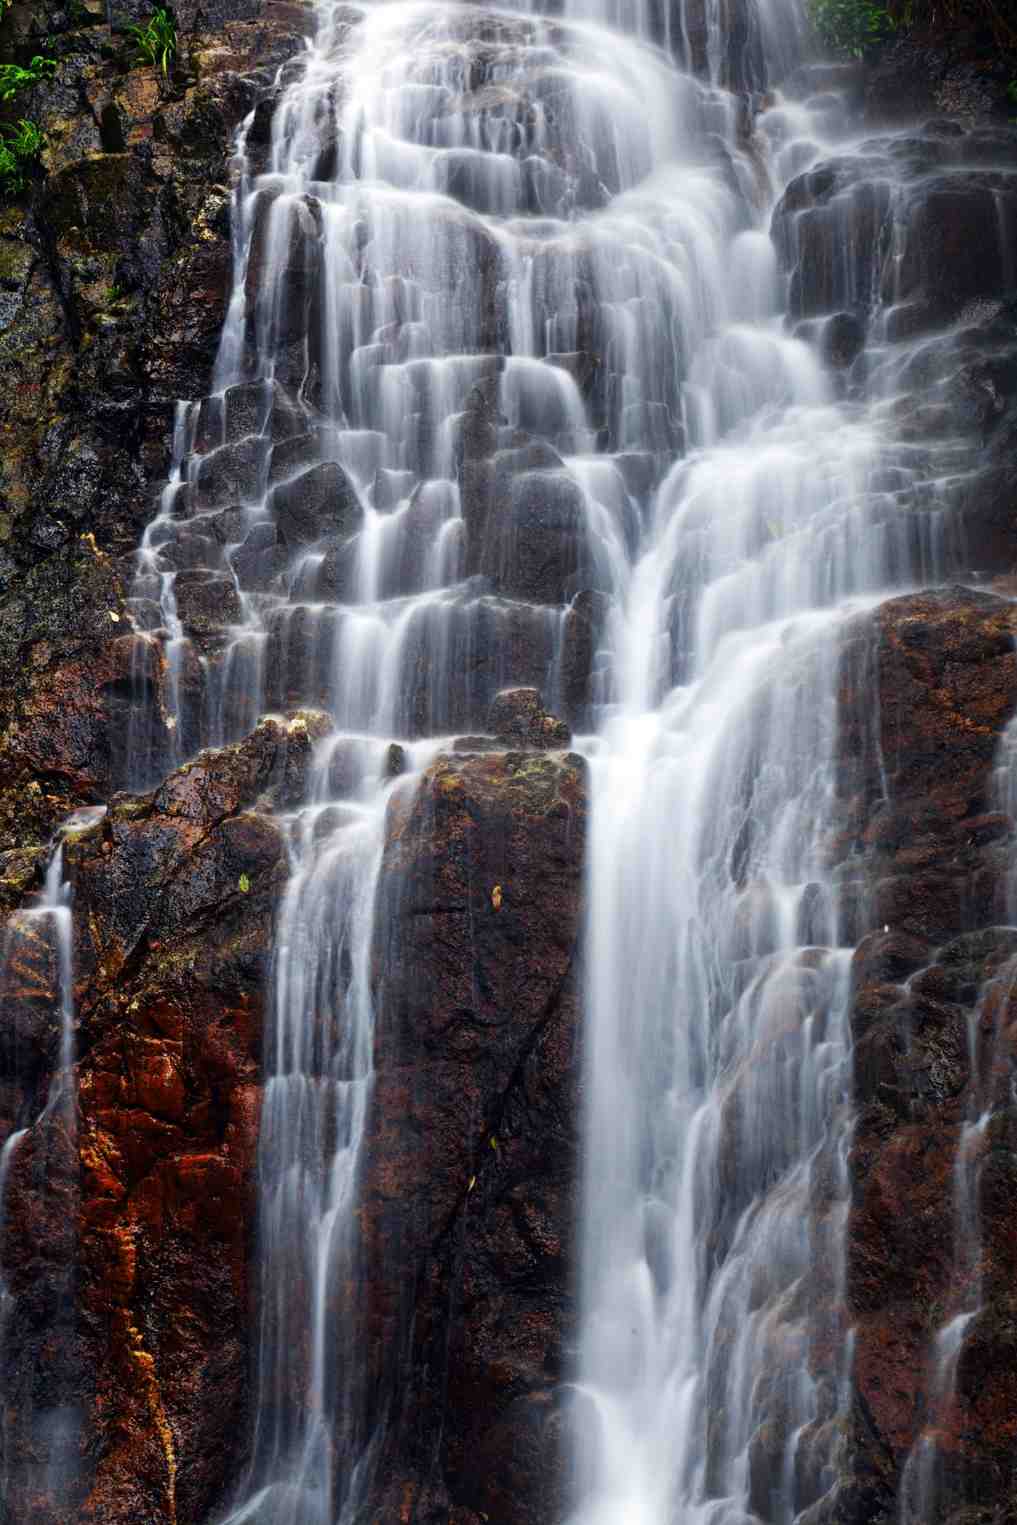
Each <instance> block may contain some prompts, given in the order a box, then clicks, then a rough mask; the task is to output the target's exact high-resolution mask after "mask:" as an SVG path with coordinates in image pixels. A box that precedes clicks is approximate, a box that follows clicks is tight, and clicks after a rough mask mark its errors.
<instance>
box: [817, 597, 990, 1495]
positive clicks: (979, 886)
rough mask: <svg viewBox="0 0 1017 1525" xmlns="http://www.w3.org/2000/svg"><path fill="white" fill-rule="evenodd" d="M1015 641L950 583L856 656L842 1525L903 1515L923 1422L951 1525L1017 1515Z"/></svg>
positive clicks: (847, 780) (849, 781) (848, 701)
mask: <svg viewBox="0 0 1017 1525" xmlns="http://www.w3.org/2000/svg"><path fill="white" fill-rule="evenodd" d="M1015 630H1017V611H1015V606H1014V605H1013V604H1012V603H1010V602H1008V601H1006V600H1003V599H1000V598H995V597H992V596H990V595H986V594H978V593H973V592H970V591H968V590H965V589H960V588H955V589H947V590H944V591H941V592H936V593H922V594H916V595H909V596H907V597H904V598H898V599H893V600H890V601H889V602H887V603H885V604H884V605H882V607H881V608H880V609H878V610H877V611H876V612H875V613H874V614H873V615H870V616H866V617H865V618H864V619H863V620H861V621H859V623H858V624H857V625H856V626H855V628H854V629H853V631H852V632H851V635H850V637H849V641H848V645H847V649H846V652H845V661H844V668H843V683H842V690H841V725H842V754H841V769H842V771H841V786H842V790H843V797H844V822H845V831H844V834H843V836H842V838H841V839H840V842H839V843H838V844H837V846H836V847H835V848H834V854H835V856H842V857H843V859H844V870H845V871H850V875H851V880H852V881H853V883H854V886H855V890H854V893H853V895H852V899H853V903H854V906H855V908H856V916H857V925H856V928H855V930H856V932H857V933H858V935H859V936H863V935H864V934H866V933H868V935H867V936H864V940H863V941H862V942H861V944H860V946H859V948H858V950H857V952H856V954H855V960H854V969H853V975H854V995H853V1024H854V1034H855V1044H856V1047H855V1062H854V1088H855V1103H856V1106H857V1109H858V1119H857V1127H856V1131H855V1135H854V1143H853V1149H852V1156H851V1174H852V1207H851V1214H850V1219H849V1224H848V1242H847V1275H848V1282H847V1292H848V1302H849V1317H850V1320H851V1322H852V1324H853V1326H854V1331H855V1334H854V1339H855V1346H854V1351H855V1361H854V1392H855V1401H854V1407H853V1411H852V1415H851V1425H850V1444H849V1448H848V1464H847V1475H846V1478H845V1483H846V1486H845V1488H844V1489H843V1491H842V1494H841V1503H840V1512H839V1514H838V1516H837V1517H838V1518H843V1519H844V1520H845V1521H847V1520H851V1521H858V1522H861V1521H869V1520H872V1519H876V1518H894V1517H896V1515H897V1512H898V1510H899V1495H900V1489H901V1487H902V1473H903V1469H904V1467H905V1464H906V1462H907V1459H908V1456H909V1455H910V1454H911V1452H912V1449H913V1447H914V1446H915V1444H916V1442H917V1441H918V1439H919V1437H920V1436H921V1434H922V1433H923V1431H926V1432H927V1427H929V1426H932V1427H933V1428H934V1430H935V1435H936V1445H937V1449H938V1453H939V1456H940V1459H941V1471H940V1484H939V1488H938V1492H937V1502H936V1505H935V1509H936V1514H935V1518H936V1519H937V1520H939V1519H944V1520H945V1519H947V1518H948V1517H950V1516H951V1515H952V1514H953V1513H954V1512H955V1511H957V1510H958V1509H960V1508H961V1507H962V1506H964V1505H971V1506H978V1505H982V1506H992V1507H993V1508H994V1509H1002V1508H1004V1506H1009V1507H1011V1508H1012V1507H1013V1506H1014V1504H1015V1503H1017V1479H1015V1477H1014V1473H1013V1468H1012V1451H1013V1440H1014V1434H1013V1431H1014V1419H1013V1415H1014V1406H1013V1404H1014V1396H1013V1395H1014V1392H1015V1391H1017V1345H1015V1343H1014V1340H1013V1339H1012V1337H1011V1334H1010V1331H1011V1328H1012V1324H1013V1312H1012V1304H1013V1285H1014V1274H1015V1272H1017V1170H1015V1169H1014V1166H1013V1163H1012V1160H1013V1156H1012V1153H1011V1150H1010V1147H1009V1142H1008V1141H1009V1139H1010V1136H1011V1132H1012V1125H1011V1121H1010V1119H1011V1114H1012V1108H1011V1106H1010V1104H1009V1084H1010V1082H1009V1075H1010V1072H1011V1068H1012V1065H1013V1063H1014V1061H1015V1060H1017V1047H1015V1039H1017V1028H1015V1023H1014V1015H1013V1013H1014V1011H1015V1010H1017V1000H1015V994H1014V990H1015V986H1014V974H1015V968H1017V966H1015V965H1014V963H1013V960H1014V958H1015V956H1017V934H1015V933H1014V932H1013V931H1012V930H1009V929H1008V928H1007V927H1005V926H1003V925H1000V923H1005V922H1006V921H1007V919H1008V917H1007V906H1006V896H1005V875H1006V871H1007V868H1008V865H1009V862H1010V860H1011V859H1012V858H1013V854H1014V851H1015V844H1014V840H1013V831H1014V823H1013V822H1012V821H1010V820H1009V818H1008V817H1006V816H1005V815H1003V814H1002V813H1001V811H1000V808H999V802H998V800H997V799H996V797H995V786H994V781H993V769H994V765H995V763H996V760H997V754H998V749H999V742H1000V737H1001V734H1002V732H1003V730H1004V728H1005V726H1006V723H1007V721H1008V720H1009V719H1010V717H1011V716H1012V715H1013V713H1014V711H1015V709H1017V653H1015V650H1014V632H1015ZM877 695H878V704H877V705H874V704H873V698H874V696H877ZM849 883H850V881H849ZM972 1035H973V1036H972ZM972 1044H973V1047H972ZM986 1109H989V1110H993V1109H994V1110H995V1115H994V1117H993V1120H992V1123H991V1124H990V1126H989V1128H988V1130H987V1132H986V1135H985V1138H984V1140H982V1141H980V1142H977V1143H976V1144H975V1145H974V1146H973V1147H974V1148H975V1154H974V1155H973V1156H972V1161H971V1163H972V1170H973V1171H974V1173H975V1175H976V1176H977V1181H978V1186H977V1189H976V1204H975V1205H976V1214H977V1219H978V1223H977V1225H976V1226H975V1228H974V1229H973V1228H972V1226H971V1225H970V1224H967V1225H963V1224H960V1223H959V1222H958V1208H957V1196H956V1191H957V1186H956V1182H957V1175H956V1162H957V1151H958V1145H959V1142H960V1136H961V1128H962V1126H963V1124H964V1122H965V1120H966V1119H970V1118H972V1117H977V1116H978V1115H979V1114H980V1113H982V1112H983V1111H984V1110H986ZM996 1140H998V1142H996ZM979 1301H980V1302H981V1305H982V1310H983V1311H982V1313H981V1314H980V1315H979V1317H978V1318H977V1319H976V1321H975V1323H974V1324H973V1325H972V1326H971V1327H970V1329H969V1331H968V1332H967V1334H966V1337H965V1342H964V1347H963V1353H962V1357H961V1361H960V1365H959V1367H958V1372H957V1383H956V1387H957V1391H956V1395H955V1397H954V1398H953V1399H952V1401H950V1402H947V1403H942V1404H938V1405H937V1402H936V1397H935V1390H934V1378H933V1348H932V1342H933V1339H934V1337H935V1335H936V1333H937V1331H938V1330H939V1329H941V1328H942V1327H943V1326H944V1325H945V1323H946V1322H947V1321H948V1320H949V1319H950V1318H951V1317H952V1316H954V1315H956V1314H957V1313H960V1312H962V1311H965V1310H966V1309H968V1308H970V1307H971V1306H973V1305H975V1304H976V1303H978V1302H979ZM990 1349H991V1352H992V1354H991V1357H990V1355H989V1351H990ZM979 1518H981V1516H980V1515H979ZM993 1518H1002V1516H1001V1515H993ZM929 1525H932V1522H931V1521H930V1522H929Z"/></svg>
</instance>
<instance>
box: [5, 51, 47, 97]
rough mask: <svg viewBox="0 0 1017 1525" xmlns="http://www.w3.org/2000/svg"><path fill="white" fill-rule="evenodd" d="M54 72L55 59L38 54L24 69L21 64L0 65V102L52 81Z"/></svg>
mask: <svg viewBox="0 0 1017 1525" xmlns="http://www.w3.org/2000/svg"><path fill="white" fill-rule="evenodd" d="M55 72H56V59H55V58H42V57H41V56H40V55H39V54H38V53H37V54H36V55H35V57H34V58H33V59H32V61H31V63H29V64H28V65H27V66H26V67H25V68H22V66H21V64H0V101H9V100H11V99H12V98H13V97H14V96H15V95H17V94H18V92H19V91H21V90H28V89H30V88H31V86H32V85H40V84H42V82H43V80H46V79H52V78H53V75H54V73H55Z"/></svg>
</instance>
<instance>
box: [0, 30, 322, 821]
mask: <svg viewBox="0 0 1017 1525" xmlns="http://www.w3.org/2000/svg"><path fill="white" fill-rule="evenodd" d="M150 9H151V7H141V6H135V7H134V11H132V10H131V9H130V8H127V9H125V10H123V11H122V12H121V11H119V10H118V13H117V16H116V18H115V20H116V21H117V24H118V26H122V25H124V24H126V22H127V21H129V20H131V19H137V17H136V16H135V14H134V12H135V11H136V12H137V13H138V14H141V12H142V11H144V12H145V13H146V14H147V12H148V11H149V10H150ZM309 17H310V13H309V12H308V11H306V10H304V9H303V7H301V6H300V5H296V4H293V5H290V4H283V3H280V0H265V3H261V0H250V3H248V0H230V3H228V4H220V5H218V6H217V5H214V4H213V5H211V6H200V7H199V6H191V5H184V6H181V7H178V8H177V10H176V20H177V27H178V49H177V54H176V58H175V61H174V67H173V71H172V75H171V78H170V79H169V80H168V81H164V80H163V79H162V78H161V76H160V75H159V74H158V73H157V72H156V71H155V70H154V69H149V68H143V67H140V66H138V65H137V64H136V63H134V60H133V58H132V49H131V46H130V43H129V40H128V38H127V37H126V35H125V34H124V32H123V31H121V30H117V31H111V30H110V27H109V25H108V22H107V19H106V8H105V7H104V6H98V5H95V6H85V5H81V6H77V7H71V8H69V9H65V8H64V7H62V6H58V5H57V4H55V3H50V4H42V5H35V4H32V5H29V4H27V3H26V4H21V3H17V4H14V5H13V6H12V7H10V9H9V11H8V12H7V13H6V14H5V16H4V18H3V26H2V31H0V38H2V40H3V42H4V45H5V48H6V49H9V50H10V51H11V53H14V52H15V51H16V52H17V54H18V56H21V55H24V57H25V58H27V57H28V56H29V55H30V54H31V53H32V52H38V51H40V49H41V50H42V51H43V52H45V53H46V54H47V55H50V56H53V57H55V58H56V60H57V68H56V74H55V77H54V80H53V82H52V83H51V84H47V85H46V86H45V87H39V88H37V89H36V90H34V91H32V92H31V94H30V95H29V96H27V97H21V96H19V97H18V102H17V109H18V113H20V114H27V115H31V116H32V117H33V118H34V119H35V120H36V121H37V122H38V123H39V125H40V127H41V128H42V130H43V131H44V132H45V134H46V148H45V151H44V165H45V168H46V170H47V171H48V175H47V177H46V179H45V180H40V181H39V182H38V183H37V184H36V185H35V186H34V187H33V189H32V192H31V195H30V197H29V199H28V204H27V205H26V206H9V207H5V208H4V209H3V211H2V213H0V292H2V299H0V365H2V367H3V371H4V378H5V386H4V388H3V395H2V397H0V442H2V448H0V462H2V464H0V610H2V613H0V820H2V821H3V824H4V827H5V837H6V839H7V841H8V842H10V841H12V840H13V841H16V842H19V843H21V842H24V843H34V844H39V843H42V842H44V841H46V840H47V838H48V837H49V835H50V832H51V831H52V827H53V825H54V824H55V822H56V821H57V820H59V819H60V817H61V816H62V815H64V814H66V813H67V811H68V810H70V809H72V808H73V807H74V806H75V805H77V804H82V803H95V802H97V801H103V800H106V799H108V798H109V795H110V792H111V790H112V789H114V788H116V787H119V786H121V785H122V783H123V773H122V757H121V756H120V755H119V753H118V749H122V747H123V742H124V738H125V736H126V731H127V727H126V706H127V703H128V701H129V697H130V692H131V682H132V672H134V673H135V674H137V675H139V676H140V677H141V680H142V681H143V682H147V683H150V684H153V685H154V684H155V680H156V678H157V676H158V674H157V673H156V672H155V671H148V672H146V671H145V664H146V662H147V663H148V664H149V665H151V664H152V663H154V662H156V661H157V658H156V657H155V655H154V653H153V652H151V651H150V652H147V653H145V652H138V651H135V650H133V649H132V647H131V645H130V643H129V641H127V640H125V631H126V630H127V629H128V625H127V620H126V618H125V611H124V608H123V603H122V597H123V593H124V591H125V589H124V578H125V576H126V575H128V574H129V568H128V567H125V561H127V560H128V559H130V558H131V556H132V553H133V552H134V550H135V549H136V547H137V544H138V541H139V538H140V535H141V531H142V529H143V527H144V525H145V524H146V523H147V521H148V520H149V519H150V517H151V515H152V507H153V502H154V499H155V496H156V494H157V492H158V490H159V489H160V488H161V485H162V483H163V481H164V480H165V476H166V470H167V465H168V459H169V450H170V444H171V438H172V431H173V415H174V408H175V405H176V401H177V399H178V398H181V397H196V396H201V395H202V394H203V393H204V392H205V391H207V389H208V381H209V376H210V373H211V368H212V363H213V361H214V358H215V353H216V349H217V346H218V342H219V334H220V330H221V327H222V320H223V316H224V313H225V307H226V301H227V298H228V294H229V284H230V273H231V246H230V163H229V161H230V154H231V151H232V138H233V133H234V129H235V128H236V126H237V124H238V123H239V122H240V120H241V119H242V117H243V116H244V115H245V114H246V113H247V112H248V111H249V110H250V109H251V107H252V106H253V105H254V104H255V102H256V101H257V100H258V98H259V96H260V95H264V94H266V92H267V90H268V88H269V86H270V85H271V82H272V79H273V77H274V74H275V70H276V69H277V67H278V65H279V64H280V63H281V62H283V61H284V60H285V59H286V58H287V57H289V56H290V55H291V54H292V53H294V52H295V51H297V50H298V49H299V47H300V46H301V35H302V34H303V33H304V32H306V30H307V28H308V24H309ZM5 56H7V53H6V52H5ZM149 723H150V724H151V725H152V727H153V728H154V730H155V731H156V732H158V727H159V717H158V715H157V714H153V716H152V718H151V720H150V722H149ZM159 741H160V738H159V736H158V735H157V734H156V735H154V736H153V737H152V738H151V743H152V746H153V748H157V747H158V744H159ZM26 790H27V791H28V792H29V795H30V798H29V800H28V807H29V808H27V809H26V808H25V804H26V798H25V796H26Z"/></svg>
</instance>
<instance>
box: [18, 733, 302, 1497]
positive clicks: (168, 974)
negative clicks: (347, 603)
mask: <svg viewBox="0 0 1017 1525" xmlns="http://www.w3.org/2000/svg"><path fill="white" fill-rule="evenodd" d="M320 729H321V725H320V717H306V718H304V717H300V718H298V719H296V720H294V721H291V722H290V723H289V724H288V725H284V724H282V723H278V722H273V721H267V722H265V723H264V724H262V725H261V726H260V727H259V728H258V730H257V731H256V732H255V733H254V734H253V735H252V736H251V737H250V738H249V739H248V741H246V742H245V743H244V744H243V745H241V746H239V747H235V748H230V749H227V750H226V751H224V752H220V753H206V754H203V755H202V756H201V757H199V758H198V759H197V760H196V761H195V762H194V763H193V764H191V765H190V766H189V767H187V768H184V769H182V770H181V771H180V772H178V773H175V774H173V775H171V776H170V777H169V778H168V779H167V780H166V782H165V784H164V785H162V787H161V788H159V789H158V790H157V791H155V793H154V794H151V795H148V796H144V797H141V798H134V797H130V796H124V795H120V796H116V797H115V798H114V800H113V801H112V803H111V805H110V808H109V810H108V812H107V814H106V815H105V817H104V818H103V819H102V820H101V821H100V822H99V823H98V824H97V825H94V826H91V827H89V828H87V829H85V830H83V831H81V832H80V833H77V834H72V835H71V836H70V837H69V838H68V840H67V844H66V848H65V868H66V874H67V878H68V881H69V883H70V885H71V887H72V893H73V897H74V910H75V915H74V928H75V933H76V941H75V946H74V950H73V955H74V970H75V981H76V989H75V996H76V1016H77V1024H76V1026H77V1031H76V1045H77V1052H78V1054H79V1055H80V1057H79V1058H78V1061H77V1065H76V1070H75V1077H74V1078H75V1082H76V1090H77V1098H78V1105H77V1117H76V1119H71V1118H69V1116H68V1115H67V1113H66V1111H65V1110H64V1109H61V1108H60V1107H55V1108H54V1106H53V1096H54V1086H55V1082H56V1075H55V1068H56V1064H57V1052H58V1046H59V1034H58V1032H56V1031H55V1030H54V1027H53V1024H52V1012H53V1010H54V1007H56V1008H58V1007H59V1002H58V1001H56V1000H55V999H54V994H55V993H54V989H53V986H54V982H55V980H56V979H57V977H58V970H57V967H56V960H55V957H54V953H53V947H52V939H51V936H50V935H49V934H48V932H47V929H46V922H45V919H44V918H41V917H39V916H38V913H36V918H35V919H34V920H29V919H28V918H26V916H25V913H21V914H20V916H18V915H16V916H15V917H14V918H13V920H12V922H10V923H9V931H8V950H7V951H8V957H7V959H6V961H5V966H4V976H3V978H4V990H3V996H4V1009H5V1011H6V1012H11V1010H12V1008H13V1010H14V1011H16V1012H21V1013H22V1022H21V1031H20V1032H19V1033H17V1034H15V1035H14V1042H13V1044H11V1034H10V1033H9V1032H7V1031H5V1034H4V1042H3V1048H2V1053H0V1062H2V1063H3V1092H4V1096H5V1100H6V1102H7V1105H6V1106H5V1108H4V1111H5V1114H6V1117H5V1122H6V1127H5V1132H9V1130H10V1127H11V1125H12V1124H16V1125H18V1126H21V1127H27V1130H28V1131H27V1132H26V1133H25V1134H24V1135H23V1136H22V1137H21V1138H20V1139H19V1140H18V1141H17V1142H16V1143H15V1145H14V1146H13V1150H12V1156H11V1160H10V1166H9V1174H8V1176H7V1180H6V1186H5V1191H4V1234H3V1263H2V1266H0V1272H2V1276H3V1280H4V1284H5V1286H6V1289H7V1292H8V1294H9V1295H10V1296H11V1297H13V1298H14V1299H15V1302H14V1305H13V1307H14V1314H13V1316H12V1317H11V1318H10V1319H9V1320H8V1322H7V1324H6V1326H5V1340H4V1348H3V1366H2V1373H0V1394H2V1402H3V1409H4V1454H3V1465H4V1479H5V1497H4V1503H5V1507H6V1509H7V1510H8V1511H9V1518H11V1519H24V1520H29V1519H31V1520H33V1521H37V1522H38V1525H49V1522H52V1525H57V1522H58V1521H61V1522H66V1521H67V1520H69V1519H72V1518H74V1519H79V1518H80V1519H81V1520H88V1521H94V1522H96V1525H121V1522H122V1525H128V1522H136V1521H138V1520H140V1519H144V1520H147V1521H153V1522H156V1521H157V1522H164V1521H165V1522H170V1521H173V1522H179V1525H183V1522H198V1521H203V1520H205V1519H207V1518H208V1515H209V1513H210V1512H211V1510H212V1508H213V1506H214V1505H215V1504H216V1503H217V1502H218V1501H220V1500H221V1499H222V1496H223V1493H224V1490H225V1488H226V1487H227V1486H228V1484H229V1482H230V1481H231V1479H232V1478H233V1477H234V1476H235V1473H236V1469H237V1467H238V1465H239V1463H240V1461H241V1460H242V1455H243V1447H244V1445H245V1443H246V1436H247V1403H248V1376H249V1368H250V1349H249V1340H250V1329H251V1324H250V1315H249V1309H250V1292H251V1289H250V1284H249V1271H250V1256H251V1247H252V1227H253V1217H254V1190H253V1174H254V1161H255V1153H256V1145H257V1131H258V1113H259V1095H260V1045H261V1034H262V1028H263V1015H264V1012H263V1007H264V1000H265V995H266V989H267V988H268V980H267V973H268V960H269V956H270V951H271V934H272V928H273V924H274V914H275V905H276V899H277V896H278V892H279V889H280V885H281V883H283V882H284V881H285V877H286V873H287V861H286V853H285V848H284V842H283V837H282V833H281V831H280V829H279V827H278V826H277V825H276V824H275V823H274V822H273V821H272V820H271V819H270V818H269V817H268V816H267V815H264V814H261V813H258V812H257V811H255V810H252V808H251V807H252V806H254V805H255V804H256V803H258V802H259V801H260V802H261V803H262V804H263V805H265V804H268V803H270V802H271V801H273V800H275V801H279V802H285V801H290V800H292V799H294V798H299V797H300V796H301V795H302V793H303V788H304V776H305V773H306V767H307V762H308V759H309V756H310V751H311V741H312V737H313V736H314V735H315V734H317V733H319V732H320ZM213 929H214V932H213ZM12 938H13V940H14V946H12V945H11V939H12ZM33 1011H34V1012H35V1013H37V1014H38V1015H39V1016H40V1017H41V1016H42V1014H45V1016H46V1018H47V1025H46V1026H44V1027H40V1025H39V1022H38V1021H37V1022H36V1024H35V1026H34V1028H33V1027H32V1025H31V1021H30V1019H31V1015H32V1012H33ZM27 1042H31V1043H32V1044H33V1045H34V1048H35V1051H36V1053H37V1055H38V1059H37V1063H36V1064H35V1065H34V1066H33V1067H32V1068H31V1069H28V1070H26V1067H25V1066H24V1064H23V1063H20V1062H19V1060H20V1058H21V1054H20V1053H19V1049H23V1046H24V1045H25V1043H27ZM26 1076H27V1077H29V1078H30V1081H31V1085H30V1087H26V1084H25V1082H26ZM19 1086H20V1088H21V1094H20V1095H19V1094H18V1088H19ZM47 1097H48V1098H49V1104H47ZM54 1434H57V1435H58V1436H59V1437H60V1438H61V1443H60V1445H59V1446H58V1447H57V1448H56V1453H55V1454H57V1455H58V1456H60V1457H61V1458H62V1461H63V1464H64V1466H65V1468H66V1473H65V1475H63V1476H58V1477H56V1478H54V1477H53V1476H52V1475H51V1474H50V1473H47V1472H46V1471H45V1470H44V1469H43V1467H42V1463H41V1462H40V1457H44V1456H46V1455H49V1456H50V1457H52V1455H53V1454H54V1449H53V1436H54ZM44 1441H45V1445H43V1442H44Z"/></svg>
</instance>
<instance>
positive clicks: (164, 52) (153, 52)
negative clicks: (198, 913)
mask: <svg viewBox="0 0 1017 1525" xmlns="http://www.w3.org/2000/svg"><path fill="white" fill-rule="evenodd" d="M127 30H128V32H129V33H130V35H131V37H133V39H134V47H135V51H136V55H137V58H138V60H139V62H140V63H144V64H151V65H152V67H153V68H158V69H161V70H162V73H163V77H164V78H165V76H166V75H167V74H168V73H169V66H170V63H171V62H172V60H173V55H174V54H175V53H176V51H177V24H176V22H175V21H174V20H173V16H172V13H171V12H170V11H168V10H167V9H166V8H165V6H162V5H160V6H159V7H158V8H157V9H156V10H154V11H153V12H152V14H151V16H150V17H149V19H148V21H146V22H145V23H144V24H143V25H142V24H141V23H138V22H136V23H135V24H134V26H131V27H128V29H127Z"/></svg>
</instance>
